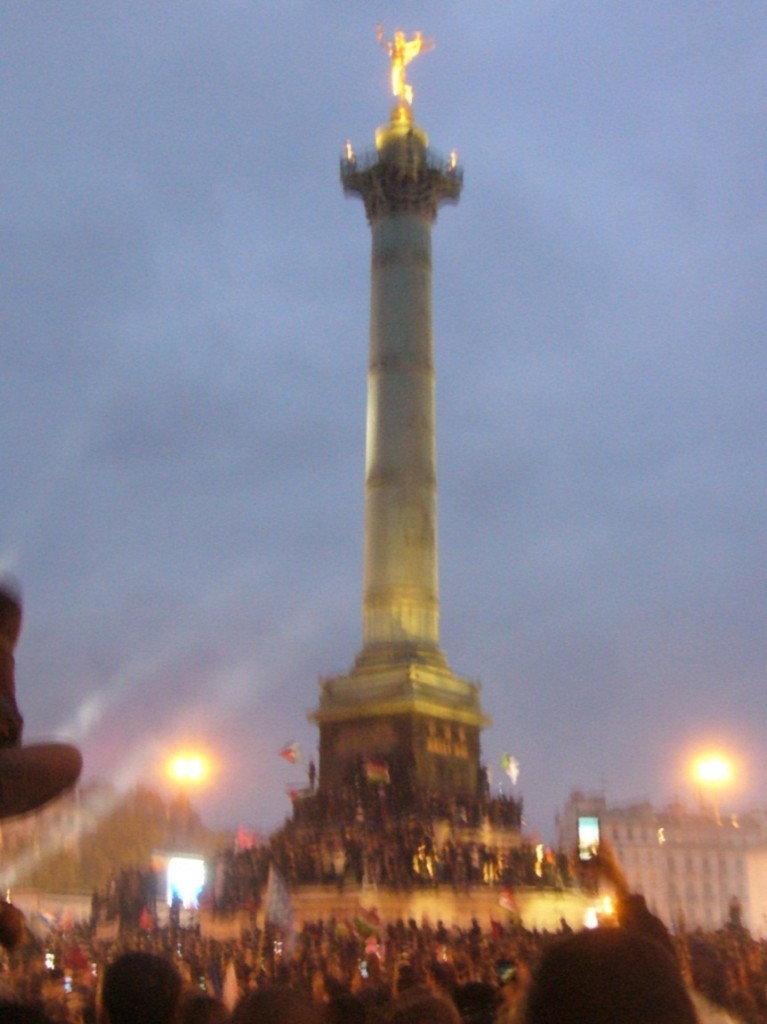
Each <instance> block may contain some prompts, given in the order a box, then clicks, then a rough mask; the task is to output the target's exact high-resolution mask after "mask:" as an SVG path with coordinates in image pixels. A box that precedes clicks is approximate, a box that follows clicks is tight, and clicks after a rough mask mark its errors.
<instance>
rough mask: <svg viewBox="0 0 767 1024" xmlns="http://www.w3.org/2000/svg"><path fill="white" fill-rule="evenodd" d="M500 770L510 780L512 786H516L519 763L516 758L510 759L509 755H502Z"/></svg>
mask: <svg viewBox="0 0 767 1024" xmlns="http://www.w3.org/2000/svg"><path fill="white" fill-rule="evenodd" d="M501 768H503V770H504V771H505V772H506V774H507V775H508V776H509V778H510V779H511V784H512V786H516V784H517V780H518V779H519V761H518V760H517V759H516V757H512V756H511V754H503V755H502V756H501Z"/></svg>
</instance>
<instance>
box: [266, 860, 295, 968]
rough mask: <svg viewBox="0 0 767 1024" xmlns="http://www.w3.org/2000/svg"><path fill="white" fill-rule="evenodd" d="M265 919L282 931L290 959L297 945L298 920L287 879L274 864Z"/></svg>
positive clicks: (271, 870) (271, 866)
mask: <svg viewBox="0 0 767 1024" xmlns="http://www.w3.org/2000/svg"><path fill="white" fill-rule="evenodd" d="M264 919H265V920H266V921H271V923H272V924H276V925H277V927H278V928H280V929H281V930H282V941H283V944H284V949H285V955H286V958H289V957H290V956H291V955H292V953H293V947H294V946H295V944H296V919H295V914H294V913H293V902H292V900H291V898H290V893H289V892H288V887H287V885H286V884H285V879H284V878H283V877H282V875H281V874H280V873H279V871H278V870H277V868H276V867H275V866H274V864H270V865H269V877H268V878H267V881H266V897H265V899H264Z"/></svg>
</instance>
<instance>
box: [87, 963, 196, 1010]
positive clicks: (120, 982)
mask: <svg viewBox="0 0 767 1024" xmlns="http://www.w3.org/2000/svg"><path fill="white" fill-rule="evenodd" d="M180 995H181V975H180V974H179V973H178V971H177V970H176V968H175V967H174V966H173V964H172V963H170V961H169V960H165V959H164V958H163V957H160V956H155V955H154V954H153V953H142V952H135V953H124V954H123V955H122V956H120V957H118V958H117V960H115V961H114V963H112V964H110V965H109V967H107V969H106V973H105V975H104V989H103V992H102V994H101V1003H102V1011H103V1013H102V1020H105V1021H107V1022H108V1024H138V1022H139V1021H141V1024H173V1021H174V1020H175V1019H176V1010H177V1008H178V1003H179V997H180Z"/></svg>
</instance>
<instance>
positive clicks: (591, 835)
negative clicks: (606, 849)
mask: <svg viewBox="0 0 767 1024" xmlns="http://www.w3.org/2000/svg"><path fill="white" fill-rule="evenodd" d="M598 849H599V818H592V817H583V818H578V856H579V857H580V859H581V860H590V859H591V858H592V857H593V856H594V854H595V853H596V852H597V850H598Z"/></svg>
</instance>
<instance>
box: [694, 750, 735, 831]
mask: <svg viewBox="0 0 767 1024" xmlns="http://www.w3.org/2000/svg"><path fill="white" fill-rule="evenodd" d="M693 773H694V775H695V779H696V781H697V783H698V801H699V803H700V809H701V810H702V811H703V810H705V809H706V801H705V799H704V794H705V793H706V792H708V794H709V796H710V798H711V799H712V804H711V806H712V808H713V811H714V818H715V819H716V823H717V825H719V824H721V818H720V815H719V801H718V799H717V797H716V791H717V790H719V789H721V787H722V786H726V785H727V784H728V783H730V782H731V781H732V774H733V773H732V762H731V761H730V760H729V759H728V758H726V757H724V755H722V754H720V753H716V752H712V753H710V754H705V755H703V756H701V757H699V758H697V759H696V761H695V763H694V765H693Z"/></svg>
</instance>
